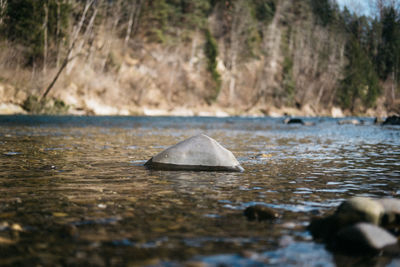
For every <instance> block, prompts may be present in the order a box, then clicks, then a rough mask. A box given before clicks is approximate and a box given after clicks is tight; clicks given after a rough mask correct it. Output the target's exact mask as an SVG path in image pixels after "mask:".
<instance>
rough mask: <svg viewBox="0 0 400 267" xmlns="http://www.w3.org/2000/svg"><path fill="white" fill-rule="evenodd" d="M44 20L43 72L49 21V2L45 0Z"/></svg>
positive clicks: (45, 64)
mask: <svg viewBox="0 0 400 267" xmlns="http://www.w3.org/2000/svg"><path fill="white" fill-rule="evenodd" d="M43 9H44V20H43V74H44V75H46V72H47V69H46V68H47V53H48V52H47V51H48V23H49V2H48V1H46V2H45V3H44V5H43Z"/></svg>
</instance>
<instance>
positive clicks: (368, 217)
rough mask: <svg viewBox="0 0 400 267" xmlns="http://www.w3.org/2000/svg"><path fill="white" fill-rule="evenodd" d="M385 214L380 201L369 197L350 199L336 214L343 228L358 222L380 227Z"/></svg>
mask: <svg viewBox="0 0 400 267" xmlns="http://www.w3.org/2000/svg"><path fill="white" fill-rule="evenodd" d="M383 214H384V208H383V206H382V205H381V204H380V203H379V202H378V201H375V200H373V199H371V198H367V197H353V198H350V199H348V200H346V201H344V202H343V203H342V204H341V205H340V206H339V207H338V209H337V210H336V212H335V216H336V218H337V220H338V223H339V224H340V226H341V227H343V226H346V225H350V224H354V223H358V222H369V223H372V224H375V225H378V224H379V223H380V220H381V217H382V215H383Z"/></svg>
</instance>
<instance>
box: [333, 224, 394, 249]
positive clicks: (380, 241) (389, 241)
mask: <svg viewBox="0 0 400 267" xmlns="http://www.w3.org/2000/svg"><path fill="white" fill-rule="evenodd" d="M336 241H337V243H338V244H337V245H338V246H339V247H340V249H344V250H347V251H348V252H366V251H369V250H372V251H380V250H382V249H384V248H385V247H389V246H396V245H397V238H396V237H395V236H393V235H392V234H390V233H389V232H387V231H386V230H385V229H382V228H380V227H378V226H376V225H373V224H369V223H357V224H355V225H352V226H349V227H346V228H344V229H342V230H340V231H339V232H338V233H337V240H336Z"/></svg>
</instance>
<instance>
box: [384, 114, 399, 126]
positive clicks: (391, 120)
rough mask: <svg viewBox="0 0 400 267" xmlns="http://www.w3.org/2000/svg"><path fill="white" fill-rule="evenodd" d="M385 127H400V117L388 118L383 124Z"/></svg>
mask: <svg viewBox="0 0 400 267" xmlns="http://www.w3.org/2000/svg"><path fill="white" fill-rule="evenodd" d="M383 125H400V116H395V115H394V116H390V117H387V118H386V120H385V121H384V122H383Z"/></svg>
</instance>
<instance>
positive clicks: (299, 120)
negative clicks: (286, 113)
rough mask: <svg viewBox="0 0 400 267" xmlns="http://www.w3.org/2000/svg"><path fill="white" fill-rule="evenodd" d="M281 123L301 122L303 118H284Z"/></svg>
mask: <svg viewBox="0 0 400 267" xmlns="http://www.w3.org/2000/svg"><path fill="white" fill-rule="evenodd" d="M283 123H285V124H303V120H302V119H299V118H286V119H285V120H284V121H283Z"/></svg>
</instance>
